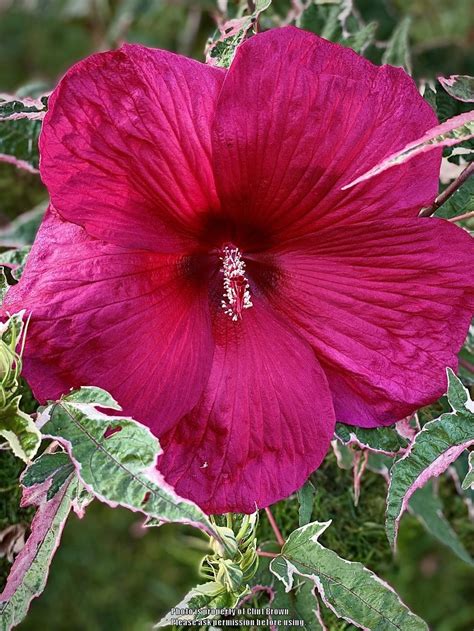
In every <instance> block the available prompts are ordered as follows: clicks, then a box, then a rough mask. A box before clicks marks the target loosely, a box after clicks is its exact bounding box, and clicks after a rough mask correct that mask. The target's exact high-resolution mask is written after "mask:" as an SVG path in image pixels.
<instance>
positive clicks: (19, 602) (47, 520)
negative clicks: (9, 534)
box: [0, 479, 76, 631]
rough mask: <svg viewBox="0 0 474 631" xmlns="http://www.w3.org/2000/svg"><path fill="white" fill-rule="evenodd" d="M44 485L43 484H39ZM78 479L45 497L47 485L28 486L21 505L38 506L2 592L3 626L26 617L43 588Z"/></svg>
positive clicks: (4, 630) (5, 628) (0, 617)
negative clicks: (52, 495) (49, 496)
mask: <svg viewBox="0 0 474 631" xmlns="http://www.w3.org/2000/svg"><path fill="white" fill-rule="evenodd" d="M40 487H41V485H40ZM75 487H76V480H75V479H71V481H70V482H69V483H68V484H65V485H64V486H63V488H62V489H61V490H60V491H59V492H58V493H57V494H56V495H54V497H52V498H51V499H50V500H49V501H47V500H46V492H47V488H48V484H47V483H46V484H43V485H42V488H39V489H38V487H32V488H31V489H26V491H25V493H24V495H23V500H22V504H23V505H32V504H35V505H36V506H38V509H37V511H36V514H35V516H34V519H33V522H32V524H31V534H30V536H29V537H28V539H27V541H26V545H25V547H24V548H23V549H22V551H21V552H20V553H19V554H18V556H17V557H16V559H15V562H14V563H13V566H12V568H11V570H10V574H9V576H8V579H7V583H6V585H5V589H4V590H3V592H2V593H1V594H0V629H1V631H9V630H10V629H12V628H13V627H14V626H16V625H17V624H19V623H20V622H21V621H22V620H23V618H24V617H25V616H26V614H27V612H28V609H29V607H30V603H31V601H32V600H33V599H34V598H36V597H37V596H39V595H40V594H41V592H42V591H43V589H44V587H45V585H46V581H47V578H48V572H49V566H50V563H51V560H52V558H53V556H54V553H55V551H56V548H57V546H58V543H59V540H60V538H61V534H62V531H63V528H64V524H65V522H66V519H67V516H68V515H69V512H70V509H71V497H72V496H73V494H74V491H75Z"/></svg>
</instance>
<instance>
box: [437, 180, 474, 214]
mask: <svg viewBox="0 0 474 631" xmlns="http://www.w3.org/2000/svg"><path fill="white" fill-rule="evenodd" d="M473 210H474V177H470V178H469V179H468V180H467V181H466V182H464V184H463V185H462V186H460V187H459V188H458V190H457V191H456V192H454V193H453V194H452V195H451V197H449V199H448V200H447V201H446V202H445V203H444V204H443V205H442V206H440V207H439V208H438V210H437V211H436V213H435V216H436V217H444V218H445V219H451V217H456V216H457V215H462V214H464V213H468V212H471V211H473Z"/></svg>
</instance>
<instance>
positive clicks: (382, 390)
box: [261, 218, 474, 427]
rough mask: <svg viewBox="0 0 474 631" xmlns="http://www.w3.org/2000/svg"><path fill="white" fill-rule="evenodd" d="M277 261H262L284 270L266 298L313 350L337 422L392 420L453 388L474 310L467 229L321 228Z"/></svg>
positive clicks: (401, 224) (473, 249)
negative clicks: (450, 373) (451, 376)
mask: <svg viewBox="0 0 474 631" xmlns="http://www.w3.org/2000/svg"><path fill="white" fill-rule="evenodd" d="M293 248H294V249H293ZM273 257H274V258H273V259H272V258H271V257H270V256H268V257H266V258H264V255H262V257H261V258H262V261H264V260H266V261H267V263H268V264H270V265H271V266H274V267H275V268H276V269H278V276H276V275H275V276H274V278H275V279H276V280H275V282H274V283H273V284H269V285H268V286H267V288H266V293H267V295H268V297H269V299H270V301H271V303H272V304H273V306H274V307H275V308H276V309H277V310H278V311H279V312H280V313H281V314H282V315H283V316H284V317H287V318H289V319H291V320H292V322H293V323H294V325H295V326H296V327H297V330H298V331H299V332H300V334H301V335H303V336H304V337H305V338H306V339H307V340H308V341H309V342H310V343H311V345H312V346H313V348H314V349H315V351H316V354H317V356H318V359H319V361H320V363H321V365H322V367H323V369H324V371H325V373H326V375H327V377H328V381H329V385H330V388H331V392H332V394H333V397H334V406H335V410H336V418H337V420H339V421H344V422H347V423H350V424H353V425H360V426H363V427H373V426H377V425H380V424H387V423H393V422H395V421H398V420H400V419H401V418H403V417H404V416H406V415H407V414H409V413H411V412H413V411H414V410H416V409H417V408H419V407H420V406H422V405H425V404H428V403H430V402H432V401H433V400H435V399H436V398H438V397H439V396H440V395H441V394H443V392H445V391H446V370H445V369H446V367H447V366H450V367H452V368H455V367H456V365H457V357H456V354H457V352H458V351H459V349H460V347H461V345H462V343H463V341H464V339H465V336H466V333H467V329H468V327H469V323H470V321H471V318H472V315H473V311H474V290H473V287H472V273H471V270H472V268H473V265H474V241H473V240H472V238H471V237H470V236H469V235H468V234H467V233H466V232H464V231H463V230H461V229H460V228H458V227H456V226H454V225H453V224H450V223H448V222H446V221H444V220H440V219H432V218H429V219H422V218H420V219H414V220H399V221H395V220H392V221H386V220H380V221H379V222H372V223H367V224H359V225H353V226H345V227H344V229H340V228H339V229H336V228H332V229H326V230H322V231H321V232H319V233H318V235H317V237H311V238H308V239H301V240H300V241H295V242H294V243H292V244H291V249H290V245H288V246H287V247H284V246H283V247H282V248H281V249H279V250H277V249H275V250H274V253H273Z"/></svg>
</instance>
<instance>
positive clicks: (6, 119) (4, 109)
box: [0, 95, 47, 173]
mask: <svg viewBox="0 0 474 631" xmlns="http://www.w3.org/2000/svg"><path fill="white" fill-rule="evenodd" d="M46 106H47V99H46V97H42V98H40V99H31V98H26V99H21V98H19V97H16V96H9V95H0V162H8V163H10V164H14V165H15V166H17V167H18V168H20V169H25V170H27V171H30V172H32V173H35V172H38V162H39V153H38V137H39V134H40V131H41V119H42V118H43V117H44V115H45V112H46Z"/></svg>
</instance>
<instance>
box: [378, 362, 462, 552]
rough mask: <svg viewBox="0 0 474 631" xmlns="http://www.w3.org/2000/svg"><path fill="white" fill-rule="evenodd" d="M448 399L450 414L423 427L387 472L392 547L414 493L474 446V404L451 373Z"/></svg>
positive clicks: (386, 526) (388, 523) (449, 371)
mask: <svg viewBox="0 0 474 631" xmlns="http://www.w3.org/2000/svg"><path fill="white" fill-rule="evenodd" d="M447 396H448V401H449V404H450V406H451V408H452V410H453V411H452V412H448V413H445V414H442V415H441V416H440V417H439V418H436V419H434V420H432V421H429V422H428V423H426V425H424V427H423V429H422V430H421V431H420V432H419V433H418V434H417V435H416V437H415V440H414V441H413V443H412V444H411V445H410V448H409V449H408V451H407V452H406V454H405V455H404V456H403V457H402V458H401V459H400V460H397V461H396V462H395V464H394V465H393V467H392V470H391V472H390V486H389V489H388V495H387V512H386V521H385V528H386V532H387V537H388V540H389V542H390V544H391V545H392V546H395V544H396V538H397V531H398V524H399V521H400V518H401V516H402V514H403V512H404V510H405V509H406V507H407V505H408V502H409V500H410V497H411V496H412V495H413V493H414V492H415V491H416V489H418V488H421V487H422V486H424V484H426V482H427V481H428V480H429V479H431V478H432V477H435V476H439V475H440V474H441V473H443V472H444V471H446V469H447V468H448V467H449V465H450V464H451V463H452V462H454V461H455V460H456V459H457V457H458V456H459V455H460V454H461V453H462V452H463V451H464V450H465V449H466V448H467V447H468V446H469V445H471V444H473V443H474V404H473V402H472V401H471V399H470V398H469V394H468V391H467V390H466V388H465V387H464V386H463V385H462V383H461V381H460V380H459V379H458V378H457V377H456V375H455V374H454V373H453V372H452V370H450V369H448V394H447Z"/></svg>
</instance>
